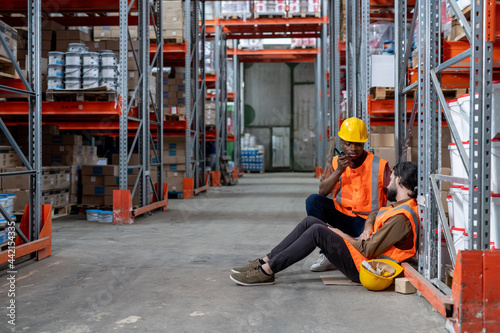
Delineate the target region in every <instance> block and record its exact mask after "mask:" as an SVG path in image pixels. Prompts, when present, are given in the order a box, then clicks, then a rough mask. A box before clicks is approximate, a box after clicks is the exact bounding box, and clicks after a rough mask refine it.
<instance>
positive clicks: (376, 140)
mask: <svg viewBox="0 0 500 333" xmlns="http://www.w3.org/2000/svg"><path fill="white" fill-rule="evenodd" d="M370 145H371V146H372V147H394V134H390V133H384V134H382V133H372V134H371V137H370Z"/></svg>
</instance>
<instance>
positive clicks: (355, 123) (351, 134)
mask: <svg viewBox="0 0 500 333" xmlns="http://www.w3.org/2000/svg"><path fill="white" fill-rule="evenodd" d="M339 138H341V139H342V140H344V141H349V142H366V141H368V130H367V129H366V124H365V122H364V121H363V120H361V119H359V118H356V117H351V118H348V119H346V120H344V122H343V123H342V125H341V126H340V131H339Z"/></svg>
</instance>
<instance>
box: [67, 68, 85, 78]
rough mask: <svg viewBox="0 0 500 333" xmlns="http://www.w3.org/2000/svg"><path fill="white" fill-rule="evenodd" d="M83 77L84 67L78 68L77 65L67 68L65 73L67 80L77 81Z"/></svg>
mask: <svg viewBox="0 0 500 333" xmlns="http://www.w3.org/2000/svg"><path fill="white" fill-rule="evenodd" d="M81 76H82V66H79V65H78V66H76V65H71V66H66V71H65V72H64V77H65V78H66V79H75V78H78V79H80V77H81Z"/></svg>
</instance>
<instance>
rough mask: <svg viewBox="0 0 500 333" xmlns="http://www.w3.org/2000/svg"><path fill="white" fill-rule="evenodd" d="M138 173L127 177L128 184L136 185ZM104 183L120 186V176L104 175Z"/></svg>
mask: <svg viewBox="0 0 500 333" xmlns="http://www.w3.org/2000/svg"><path fill="white" fill-rule="evenodd" d="M137 178H138V176H137V175H129V176H128V177H127V184H128V186H134V185H135V182H136V181H137ZM104 185H105V186H119V185H120V177H115V176H105V177H104Z"/></svg>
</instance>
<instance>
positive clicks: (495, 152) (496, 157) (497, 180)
mask: <svg viewBox="0 0 500 333" xmlns="http://www.w3.org/2000/svg"><path fill="white" fill-rule="evenodd" d="M499 103H500V101H499ZM491 191H492V192H494V193H500V139H492V140H491Z"/></svg>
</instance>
